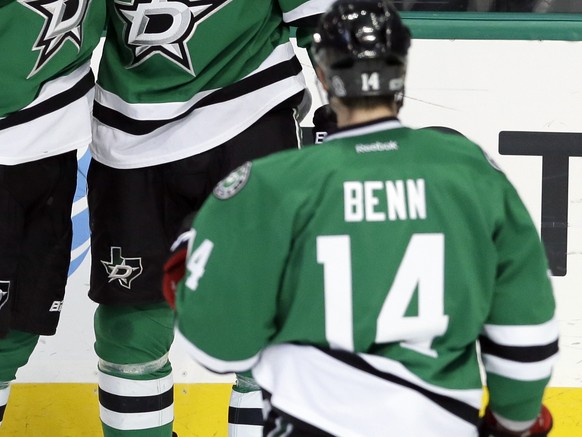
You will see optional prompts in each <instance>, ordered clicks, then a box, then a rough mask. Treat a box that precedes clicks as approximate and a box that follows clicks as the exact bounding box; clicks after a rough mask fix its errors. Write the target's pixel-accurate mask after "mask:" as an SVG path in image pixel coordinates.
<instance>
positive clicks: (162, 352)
mask: <svg viewBox="0 0 582 437" xmlns="http://www.w3.org/2000/svg"><path fill="white" fill-rule="evenodd" d="M144 334H147V335H144ZM173 335H174V315H173V312H172V310H171V309H170V308H169V307H168V306H167V305H166V304H165V303H158V304H149V305H136V306H125V305H122V306H111V305H103V304H101V305H99V307H98V308H97V311H96V312H95V338H96V342H95V351H96V352H97V355H98V356H99V404H100V416H101V420H102V422H103V429H104V434H105V435H106V436H107V437H113V436H116V437H117V436H120V437H121V436H125V435H131V436H132V437H133V436H140V437H158V436H170V435H172V423H173V419H174V412H173V405H174V401H173V400H174V393H173V380H172V368H171V365H170V362H169V360H168V350H169V348H170V345H171V344H172V340H173Z"/></svg>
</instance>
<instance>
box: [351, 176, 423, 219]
mask: <svg viewBox="0 0 582 437" xmlns="http://www.w3.org/2000/svg"><path fill="white" fill-rule="evenodd" d="M417 219H426V197H425V184H424V179H407V180H406V181H403V180H396V181H384V182H382V181H363V182H362V181H348V182H344V220H345V221H346V222H361V221H366V222H381V221H386V220H389V221H394V220H417Z"/></svg>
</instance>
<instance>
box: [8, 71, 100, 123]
mask: <svg viewBox="0 0 582 437" xmlns="http://www.w3.org/2000/svg"><path fill="white" fill-rule="evenodd" d="M94 84H95V77H94V76H93V72H92V71H89V72H88V73H87V74H86V75H85V76H84V77H83V78H82V79H81V80H79V82H77V83H76V84H75V85H74V86H72V87H71V88H69V89H68V90H67V91H63V92H62V93H60V94H57V95H56V96H53V97H51V98H49V99H46V100H45V101H43V102H41V103H39V104H38V105H34V106H31V107H30V108H26V109H21V110H20V111H18V112H14V113H13V114H10V115H8V116H7V117H6V118H4V119H2V120H0V130H2V129H8V128H9V127H13V126H17V125H19V124H24V123H27V122H29V121H32V120H35V119H37V118H40V117H42V116H43V115H47V114H50V113H51V112H55V111H58V110H59V109H61V108H64V107H65V106H67V105H69V104H71V103H73V102H74V101H76V100H79V99H80V98H81V97H83V96H84V95H85V94H87V93H88V92H89V91H90V90H91V88H93V85H94Z"/></svg>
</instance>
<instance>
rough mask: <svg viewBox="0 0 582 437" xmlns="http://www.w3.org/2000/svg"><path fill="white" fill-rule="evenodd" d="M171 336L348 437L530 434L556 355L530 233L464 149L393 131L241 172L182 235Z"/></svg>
mask: <svg viewBox="0 0 582 437" xmlns="http://www.w3.org/2000/svg"><path fill="white" fill-rule="evenodd" d="M189 237H190V247H189V250H188V259H187V273H186V276H185V278H184V280H183V281H182V282H181V283H180V285H179V288H178V293H177V296H176V309H177V314H178V325H177V330H178V336H179V337H181V338H182V339H183V340H184V339H185V340H186V343H187V347H188V349H189V351H190V353H191V355H192V356H193V357H194V358H195V359H196V360H198V361H199V362H200V363H201V364H202V365H204V366H205V367H207V368H208V369H210V370H213V371H215V372H241V371H244V370H248V369H251V368H252V372H253V376H254V377H255V379H256V380H257V382H258V383H259V384H260V385H261V387H262V388H263V389H264V390H265V391H266V392H267V393H269V394H270V395H271V403H272V406H273V408H274V409H276V410H277V411H280V412H282V413H283V415H285V417H291V418H295V419H296V420H298V421H300V422H302V423H307V424H310V425H312V426H315V427H317V428H319V429H322V430H324V431H325V432H327V433H329V434H332V435H338V436H362V437H370V436H380V435H388V434H389V435H409V436H424V435H435V436H436V435H443V436H445V435H446V436H455V437H458V436H473V435H475V433H476V430H475V423H476V421H477V417H478V409H479V407H480V405H481V395H482V391H481V388H482V385H483V383H484V382H483V381H482V380H481V377H480V365H479V352H478V350H479V349H478V347H477V344H478V340H479V343H480V345H481V352H480V355H481V357H482V359H483V363H484V365H485V371H486V375H487V380H486V384H487V385H488V388H489V391H490V405H491V407H492V409H493V411H495V412H496V413H498V414H500V415H501V416H503V417H505V418H507V419H509V420H512V421H516V422H519V421H526V420H530V419H533V418H534V417H535V416H536V415H537V413H538V412H539V408H540V402H541V398H542V394H543V390H544V388H545V386H546V384H547V383H548V380H549V377H550V375H551V369H552V364H553V362H554V358H555V356H556V354H557V347H558V346H557V339H558V332H557V323H556V321H555V319H554V310H555V302H554V297H553V292H552V288H551V284H550V280H549V277H548V267H547V261H546V257H545V253H544V249H543V246H542V244H541V241H540V239H539V236H538V233H537V230H536V228H535V226H534V224H533V222H532V220H531V218H530V216H529V214H528V212H527V210H526V208H525V207H524V205H523V203H522V202H521V200H520V198H519V196H518V194H517V193H516V191H515V189H514V188H513V186H512V185H511V184H510V182H508V179H507V178H506V176H505V175H504V174H503V173H502V172H501V171H500V170H498V169H497V168H496V166H495V164H494V163H493V162H492V161H491V160H489V159H488V158H487V157H486V156H485V154H484V153H483V151H482V150H481V149H480V148H479V147H478V146H477V145H475V144H473V143H472V142H470V141H468V140H467V139H465V138H462V137H460V136H453V135H450V134H443V133H440V132H436V131H432V130H413V129H410V128H406V127H402V126H401V124H400V122H399V121H398V120H397V119H383V120H380V121H378V122H376V123H372V124H364V125H358V126H354V127H352V128H349V129H345V130H341V131H339V132H337V133H335V134H333V135H331V136H329V137H328V138H327V139H326V141H325V142H324V143H323V144H322V145H320V146H317V147H312V148H307V149H303V150H299V151H292V152H283V153H279V154H276V155H273V156H271V157H268V158H265V159H261V160H257V161H255V162H253V163H252V164H251V163H247V164H246V165H244V166H242V167H240V168H239V169H238V170H236V171H235V172H233V173H232V174H231V175H230V176H229V177H228V178H226V179H225V180H224V181H222V182H221V183H220V184H219V185H218V186H217V187H216V188H215V190H214V195H213V196H211V198H209V199H208V200H207V201H206V203H205V205H204V206H203V207H202V209H201V211H200V212H199V214H198V215H197V217H196V219H195V221H194V225H193V229H192V230H191V231H190V233H189Z"/></svg>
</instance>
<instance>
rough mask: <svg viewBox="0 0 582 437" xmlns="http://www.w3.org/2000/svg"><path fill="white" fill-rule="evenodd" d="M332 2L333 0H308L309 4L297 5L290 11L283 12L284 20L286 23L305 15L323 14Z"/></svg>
mask: <svg viewBox="0 0 582 437" xmlns="http://www.w3.org/2000/svg"><path fill="white" fill-rule="evenodd" d="M332 3H333V0H311V1H310V2H307V4H302V5H300V6H297V7H296V8H295V9H292V10H290V11H289V12H283V20H284V21H285V23H291V22H293V21H295V20H300V19H301V18H304V17H310V16H312V15H318V14H321V13H323V12H325V11H326V10H327V8H329V7H330V6H331V4H332Z"/></svg>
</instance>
